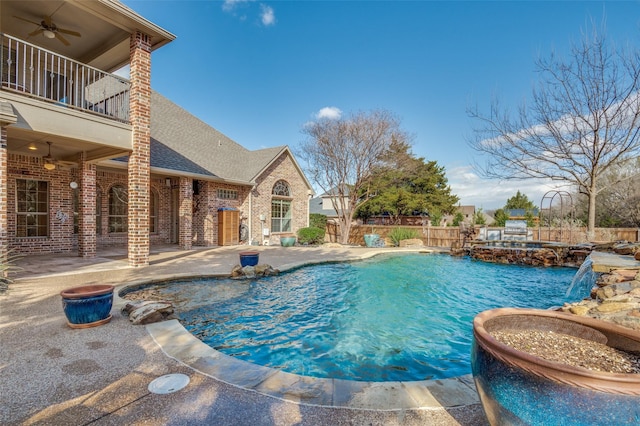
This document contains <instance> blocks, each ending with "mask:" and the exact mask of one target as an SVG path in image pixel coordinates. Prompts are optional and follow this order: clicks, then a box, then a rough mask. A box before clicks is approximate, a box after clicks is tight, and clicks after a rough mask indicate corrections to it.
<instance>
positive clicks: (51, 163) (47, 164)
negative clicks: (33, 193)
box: [42, 142, 77, 170]
mask: <svg viewBox="0 0 640 426" xmlns="http://www.w3.org/2000/svg"><path fill="white" fill-rule="evenodd" d="M52 144H53V142H47V145H49V153H48V154H47V155H45V156H44V157H42V163H43V165H44V168H45V169H47V170H55V169H56V167H57V166H60V167H62V168H69V167H72V166H77V163H75V162H73V161H64V160H58V159H56V158H54V157H53V156H52V155H51V145H52Z"/></svg>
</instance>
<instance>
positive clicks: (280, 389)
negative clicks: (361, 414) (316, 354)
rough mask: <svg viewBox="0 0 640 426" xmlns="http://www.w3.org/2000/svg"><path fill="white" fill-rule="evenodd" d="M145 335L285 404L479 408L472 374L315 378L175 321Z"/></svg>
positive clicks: (183, 359) (212, 373)
mask: <svg viewBox="0 0 640 426" xmlns="http://www.w3.org/2000/svg"><path fill="white" fill-rule="evenodd" d="M146 329H147V332H148V333H149V334H150V335H151V337H152V339H153V340H154V342H155V343H156V344H157V345H158V346H159V347H160V348H161V350H162V351H163V352H164V353H165V354H166V355H167V356H168V357H170V358H173V359H174V360H176V361H178V362H180V363H182V364H184V365H186V366H188V367H190V368H192V369H194V370H196V371H198V372H200V373H202V374H204V375H206V376H208V377H212V378H214V379H216V380H219V381H221V382H224V383H226V384H229V385H232V386H235V387H238V388H242V389H245V390H249V391H253V392H257V393H260V394H263V395H267V396H271V397H274V398H277V399H281V400H285V401H290V402H295V403H299V404H305V405H313V406H320V407H334V408H351V409H363V410H376V411H391V410H405V409H439V408H440V409H441V408H451V407H460V406H466V405H474V404H479V403H480V400H479V398H478V394H477V392H476V388H475V384H474V381H473V378H472V376H471V375H470V374H468V375H464V376H460V377H454V378H450V379H441V380H422V381H409V382H362V381H352V380H342V379H325V378H315V377H310V376H301V375H297V374H293V373H287V372H285V371H282V370H278V369H275V368H269V367H264V366H261V365H257V364H253V363H250V362H247V361H243V360H239V359H237V358H234V357H232V356H230V355H226V354H223V353H222V352H219V351H217V350H215V349H213V348H211V347H209V346H208V345H207V344H205V343H203V342H202V341H200V340H198V338H197V337H195V336H194V335H192V334H191V333H189V332H188V331H187V330H186V329H185V328H184V327H183V326H182V324H180V322H179V321H178V320H169V321H164V322H158V323H153V324H148V325H147V326H146Z"/></svg>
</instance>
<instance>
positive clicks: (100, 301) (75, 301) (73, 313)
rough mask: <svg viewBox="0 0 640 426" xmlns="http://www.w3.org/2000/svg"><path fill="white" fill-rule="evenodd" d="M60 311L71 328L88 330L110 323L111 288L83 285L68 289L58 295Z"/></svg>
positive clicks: (109, 286)
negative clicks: (60, 297) (60, 303)
mask: <svg viewBox="0 0 640 426" xmlns="http://www.w3.org/2000/svg"><path fill="white" fill-rule="evenodd" d="M60 296H62V309H63V310H64V314H65V315H66V317H67V325H68V326H69V327H71V328H89V327H96V326H98V325H102V324H106V323H108V322H109V321H111V315H110V312H111V306H112V305H113V286H112V285H108V284H96V285H85V286H80V287H73V288H68V289H66V290H64V291H62V292H61V293H60Z"/></svg>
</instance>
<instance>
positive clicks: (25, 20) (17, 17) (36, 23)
mask: <svg viewBox="0 0 640 426" xmlns="http://www.w3.org/2000/svg"><path fill="white" fill-rule="evenodd" d="M13 17H14V18H16V19H19V20H21V21H24V22H28V23H30V24H33V25H37V26H40V22H35V21H30V20H28V19H25V18H21V17H19V16H16V15H13Z"/></svg>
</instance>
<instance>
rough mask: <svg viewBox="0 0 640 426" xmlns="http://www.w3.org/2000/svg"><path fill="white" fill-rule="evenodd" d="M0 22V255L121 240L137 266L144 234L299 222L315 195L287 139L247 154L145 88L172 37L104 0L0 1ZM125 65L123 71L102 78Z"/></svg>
mask: <svg viewBox="0 0 640 426" xmlns="http://www.w3.org/2000/svg"><path fill="white" fill-rule="evenodd" d="M0 19H1V21H0V24H1V27H0V28H2V34H1V35H0V37H1V44H2V50H1V58H0V59H1V60H0V71H1V72H0V76H1V84H0V255H1V254H3V253H6V250H7V249H13V250H16V251H18V252H22V253H29V254H37V253H63V252H74V251H77V253H78V255H79V256H82V257H88V258H91V257H94V256H95V255H96V252H97V250H98V248H100V247H102V246H107V245H125V244H126V245H127V247H128V258H129V264H130V265H132V266H144V265H147V264H148V262H149V250H150V245H151V244H156V243H162V244H171V243H173V244H177V245H178V246H179V247H181V248H183V249H189V248H191V247H192V246H194V245H196V246H217V245H228V244H239V243H241V242H247V243H248V242H256V241H257V242H263V241H264V242H269V241H271V242H272V243H274V242H277V241H278V239H279V236H280V235H282V234H288V233H295V232H296V231H297V230H298V229H299V228H301V227H304V226H307V225H308V211H309V210H308V209H309V205H308V201H309V197H310V196H311V195H312V194H313V191H312V188H311V185H310V184H309V182H308V181H307V179H306V177H305V176H304V173H303V172H302V170H301V168H300V167H299V165H298V163H297V162H296V160H295V158H294V157H293V155H292V154H291V152H290V150H289V149H288V148H287V147H286V146H281V147H274V148H268V149H263V150H257V151H249V150H247V149H245V148H244V147H242V146H241V145H239V144H237V143H236V142H234V141H232V140H231V139H229V138H228V137H226V136H225V135H222V134H221V133H219V132H218V131H217V130H215V129H213V128H212V127H210V126H209V125H207V124H206V123H204V122H202V121H200V120H198V119H197V118H196V117H194V116H193V115H191V114H189V113H188V112H187V111H185V110H184V109H182V108H180V107H179V106H177V105H175V104H174V103H172V102H171V101H169V100H168V99H166V98H164V97H162V96H161V95H160V94H158V93H155V92H153V91H152V90H151V86H150V81H151V54H152V52H153V51H154V50H156V49H158V48H160V47H162V46H164V45H165V44H167V43H169V42H171V41H172V40H173V39H174V38H175V36H174V35H173V34H171V33H170V32H168V31H166V30H164V29H162V28H160V27H159V26H157V25H155V24H153V23H151V22H149V21H148V20H146V19H145V18H143V17H142V16H140V15H138V14H136V13H135V12H134V11H133V10H131V9H129V8H128V7H126V6H125V5H123V4H122V3H120V2H119V1H116V0H94V1H79V0H42V1H40V0H33V1H28V2H25V1H12V0H3V1H1V2H0ZM126 64H129V66H130V79H129V80H127V79H124V78H121V77H119V76H116V75H114V74H112V73H113V72H114V71H115V70H118V69H120V68H121V67H122V66H123V65H126ZM240 230H242V232H240ZM241 233H242V234H243V235H242V236H241V235H240V234H241ZM241 237H242V238H243V240H241Z"/></svg>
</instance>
